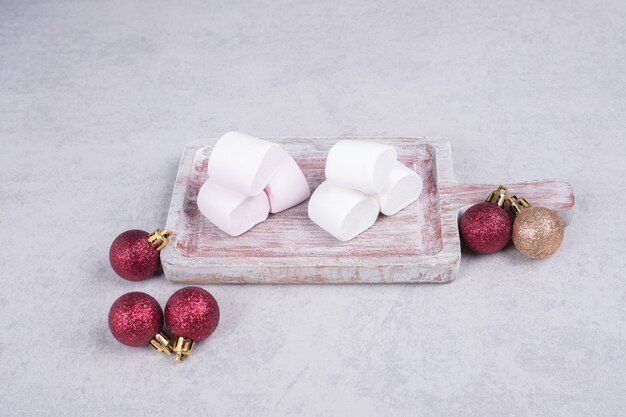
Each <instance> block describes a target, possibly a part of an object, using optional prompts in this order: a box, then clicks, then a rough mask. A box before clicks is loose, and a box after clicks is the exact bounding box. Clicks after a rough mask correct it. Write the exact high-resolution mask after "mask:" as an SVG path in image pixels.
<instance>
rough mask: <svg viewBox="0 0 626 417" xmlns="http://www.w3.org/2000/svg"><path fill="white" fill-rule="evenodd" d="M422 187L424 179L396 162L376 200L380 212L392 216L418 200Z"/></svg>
mask: <svg viewBox="0 0 626 417" xmlns="http://www.w3.org/2000/svg"><path fill="white" fill-rule="evenodd" d="M422 186H423V183H422V177H420V176H419V175H418V174H417V172H415V171H413V170H412V169H411V168H409V167H407V166H406V165H404V164H403V163H402V162H399V161H396V163H395V164H394V165H393V168H392V169H391V172H390V173H389V175H388V176H387V181H386V182H385V186H384V187H383V191H382V192H381V193H380V194H376V195H375V196H374V198H376V201H378V205H379V206H380V212H381V213H383V214H384V215H387V216H392V215H394V214H396V213H397V212H399V211H400V210H402V209H403V208H405V207H406V206H408V205H409V204H411V203H412V202H414V201H415V200H417V199H418V197H419V196H420V193H421V192H422Z"/></svg>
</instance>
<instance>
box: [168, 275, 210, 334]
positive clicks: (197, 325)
mask: <svg viewBox="0 0 626 417" xmlns="http://www.w3.org/2000/svg"><path fill="white" fill-rule="evenodd" d="M219 321H220V309H219V307H218V305H217V301H215V298H213V296H212V295H211V294H210V293H209V292H208V291H205V290H203V289H202V288H199V287H186V288H183V289H180V290H178V291H176V292H175V293H174V294H172V296H171V297H170V299H169V300H167V304H166V305H165V323H166V324H167V327H168V328H169V329H170V331H171V332H172V333H173V334H174V335H176V336H179V337H184V338H187V339H191V340H194V341H199V340H203V339H206V338H207V337H209V336H210V335H211V333H213V331H215V328H216V327H217V324H218V323H219Z"/></svg>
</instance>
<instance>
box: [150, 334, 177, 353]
mask: <svg viewBox="0 0 626 417" xmlns="http://www.w3.org/2000/svg"><path fill="white" fill-rule="evenodd" d="M150 346H152V347H153V348H155V349H156V351H157V352H163V353H165V354H166V355H170V354H171V353H172V348H171V347H170V338H169V336H167V335H166V334H165V333H163V332H160V333H157V335H156V336H154V337H153V338H152V340H150Z"/></svg>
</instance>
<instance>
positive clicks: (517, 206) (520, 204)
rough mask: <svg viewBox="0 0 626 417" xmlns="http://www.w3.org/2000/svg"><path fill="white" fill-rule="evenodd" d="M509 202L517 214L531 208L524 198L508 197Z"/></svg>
mask: <svg viewBox="0 0 626 417" xmlns="http://www.w3.org/2000/svg"><path fill="white" fill-rule="evenodd" d="M507 200H508V202H509V204H510V205H511V208H512V209H513V211H514V212H515V214H518V213H519V212H520V211H522V210H523V209H524V208H526V207H531V205H530V203H529V202H528V201H526V199H524V198H523V197H518V196H516V195H512V196H510V197H507Z"/></svg>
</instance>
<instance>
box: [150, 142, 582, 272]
mask: <svg viewBox="0 0 626 417" xmlns="http://www.w3.org/2000/svg"><path fill="white" fill-rule="evenodd" d="M340 139H341V138H269V140H272V141H274V142H277V143H282V144H283V145H284V147H285V149H286V150H287V151H288V152H289V153H290V154H291V155H292V156H293V157H294V159H295V160H296V161H297V162H298V164H299V165H300V167H301V168H302V169H303V171H304V174H305V175H306V177H307V179H308V181H309V185H310V186H311V189H312V190H313V189H315V188H316V187H317V186H318V185H319V184H320V183H321V182H322V181H323V180H324V164H325V161H326V155H327V154H328V150H329V149H330V147H331V146H332V145H333V144H334V143H335V142H337V141H338V140H340ZM360 139H363V138H360ZM372 140H375V141H376V142H381V143H387V144H389V145H393V146H395V148H396V149H397V151H398V159H399V160H401V161H402V162H403V163H405V164H406V165H408V166H410V167H412V168H413V169H414V170H415V171H417V172H418V173H419V174H420V175H421V176H422V179H423V181H424V189H423V191H422V194H421V196H420V198H419V200H418V201H416V202H415V203H413V204H412V205H410V206H409V207H407V208H406V209H404V210H403V211H401V212H400V213H398V214H396V215H395V216H392V217H386V216H383V215H381V216H380V217H379V219H378V221H377V222H376V224H375V225H374V226H373V227H372V228H370V229H369V230H367V231H366V232H364V233H363V234H361V235H359V236H358V237H357V238H355V239H353V240H351V241H349V242H340V241H338V240H336V239H335V238H333V237H332V236H330V235H329V234H328V233H326V232H325V231H323V230H322V229H320V228H319V227H318V226H317V225H315V224H314V223H313V222H311V221H310V220H309V218H308V216H307V202H304V203H302V204H300V205H298V206H296V207H294V208H292V209H289V210H287V211H285V212H282V213H278V214H270V216H269V218H268V219H267V220H266V221H265V222H263V223H261V224H259V225H257V226H255V227H254V228H253V229H252V230H250V231H249V232H247V233H245V234H243V235H242V236H238V237H231V236H229V235H227V234H225V233H223V232H222V231H220V230H219V229H217V228H216V227H215V226H213V224H211V223H210V222H209V221H208V220H206V219H205V218H204V216H202V214H201V213H200V212H199V211H198V208H197V206H196V197H197V194H198V190H199V189H200V186H201V185H202V184H203V183H204V181H205V180H206V178H207V160H208V156H209V154H210V152H211V149H212V147H213V144H214V142H215V140H210V141H205V142H202V143H199V142H195V143H191V144H189V145H187V146H186V147H185V149H184V151H183V156H182V159H181V162H180V167H179V170H178V176H177V178H176V185H175V187H174V192H173V195H172V202H171V205H170V210H169V214H168V217H167V223H166V227H167V228H168V229H171V230H173V231H174V237H173V239H172V241H171V242H170V244H169V245H168V246H167V247H166V248H165V249H163V251H162V252H161V261H162V264H163V270H164V272H165V276H166V277H167V279H169V280H170V281H173V282H184V283H196V284H209V283H210V284H225V283H246V284H296V283H301V284H308V283H321V284H339V283H410V282H449V281H452V280H454V279H455V276H456V273H457V270H458V267H459V263H460V259H461V249H460V239H459V231H458V223H457V217H458V212H459V210H460V209H461V208H463V207H465V206H468V205H470V204H474V203H477V202H480V201H483V200H484V199H485V197H486V196H487V195H488V194H489V192H490V191H492V190H493V189H494V188H496V186H497V184H490V185H463V184H458V183H457V182H456V181H455V179H454V172H453V169H452V157H451V149H450V144H449V142H447V141H444V140H435V139H415V138H372ZM507 185H508V186H509V188H510V190H511V191H513V192H514V193H516V194H518V195H520V196H524V197H525V198H526V199H527V200H528V201H530V202H531V203H532V204H533V205H537V206H544V207H548V208H551V209H554V210H557V211H559V210H566V209H569V208H571V207H573V205H574V195H573V192H572V189H571V187H570V186H569V184H567V183H565V182H563V181H536V182H527V183H521V184H507Z"/></svg>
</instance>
